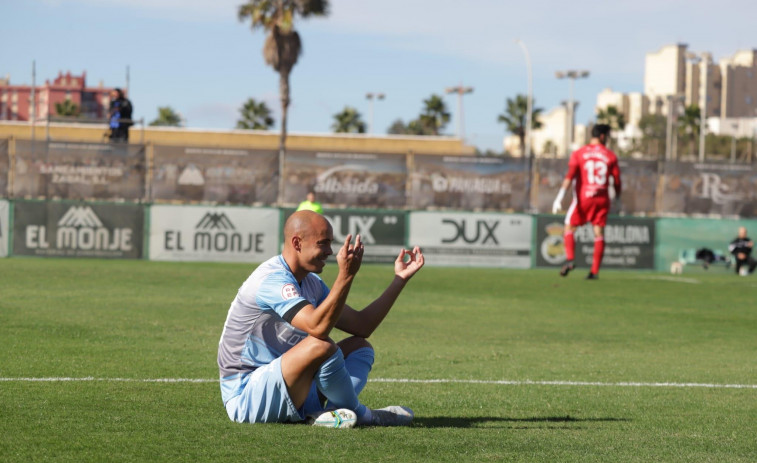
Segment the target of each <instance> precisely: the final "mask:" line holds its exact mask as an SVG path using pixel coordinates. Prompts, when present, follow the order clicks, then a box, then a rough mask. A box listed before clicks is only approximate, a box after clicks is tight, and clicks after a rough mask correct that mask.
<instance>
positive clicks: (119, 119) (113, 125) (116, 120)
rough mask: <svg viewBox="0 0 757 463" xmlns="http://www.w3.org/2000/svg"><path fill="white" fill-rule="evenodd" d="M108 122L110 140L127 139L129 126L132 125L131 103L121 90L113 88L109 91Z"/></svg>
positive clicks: (119, 140) (123, 140)
mask: <svg viewBox="0 0 757 463" xmlns="http://www.w3.org/2000/svg"><path fill="white" fill-rule="evenodd" d="M110 98H111V99H110V108H109V114H108V117H109V119H110V120H109V124H110V140H111V141H114V142H124V143H127V142H128V141H129V127H131V125H132V121H131V113H132V105H131V101H129V99H128V98H126V96H124V92H123V90H121V89H120V88H114V89H113V91H111V92H110Z"/></svg>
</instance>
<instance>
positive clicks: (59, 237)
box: [13, 201, 144, 259]
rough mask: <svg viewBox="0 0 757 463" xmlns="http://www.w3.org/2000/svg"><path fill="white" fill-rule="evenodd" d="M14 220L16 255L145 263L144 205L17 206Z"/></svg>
mask: <svg viewBox="0 0 757 463" xmlns="http://www.w3.org/2000/svg"><path fill="white" fill-rule="evenodd" d="M13 217H14V219H13V253H14V254H15V255H23V256H45V257H97V258H108V259H139V258H141V257H142V235H143V222H144V212H143V207H142V206H141V205H137V204H106V203H84V202H47V201H15V202H14V206H13Z"/></svg>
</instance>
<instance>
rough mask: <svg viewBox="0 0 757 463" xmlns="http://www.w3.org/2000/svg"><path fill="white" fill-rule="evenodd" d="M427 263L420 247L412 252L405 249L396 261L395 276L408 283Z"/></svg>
mask: <svg viewBox="0 0 757 463" xmlns="http://www.w3.org/2000/svg"><path fill="white" fill-rule="evenodd" d="M425 262H426V260H425V259H424V257H423V253H422V252H421V248H420V247H418V246H416V247H414V248H413V250H412V251H408V250H406V249H403V250H401V251H400V255H399V256H397V260H395V261H394V274H395V275H397V276H398V277H400V278H402V279H403V280H405V281H407V280H409V279H410V277H412V276H413V275H415V272H417V271H418V270H420V269H421V267H423V264H424V263H425Z"/></svg>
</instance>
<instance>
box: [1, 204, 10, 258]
mask: <svg viewBox="0 0 757 463" xmlns="http://www.w3.org/2000/svg"><path fill="white" fill-rule="evenodd" d="M9 220H10V203H8V201H6V200H4V199H0V257H7V256H8V245H9V243H8V221H9Z"/></svg>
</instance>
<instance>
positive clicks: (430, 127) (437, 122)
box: [408, 94, 450, 135]
mask: <svg viewBox="0 0 757 463" xmlns="http://www.w3.org/2000/svg"><path fill="white" fill-rule="evenodd" d="M449 120H450V113H449V111H447V105H446V104H444V100H443V99H442V97H440V96H439V95H436V94H433V95H431V96H430V97H429V98H428V99H425V100H423V112H422V113H421V115H420V117H418V123H419V124H420V126H421V127H422V130H420V131H422V132H424V133H418V134H417V135H439V132H441V131H442V130H444V127H445V126H446V125H447V124H448V123H449ZM410 125H413V122H412V121H411V122H410V124H408V128H410ZM413 131H416V132H417V131H419V130H418V129H417V128H414V130H413Z"/></svg>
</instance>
